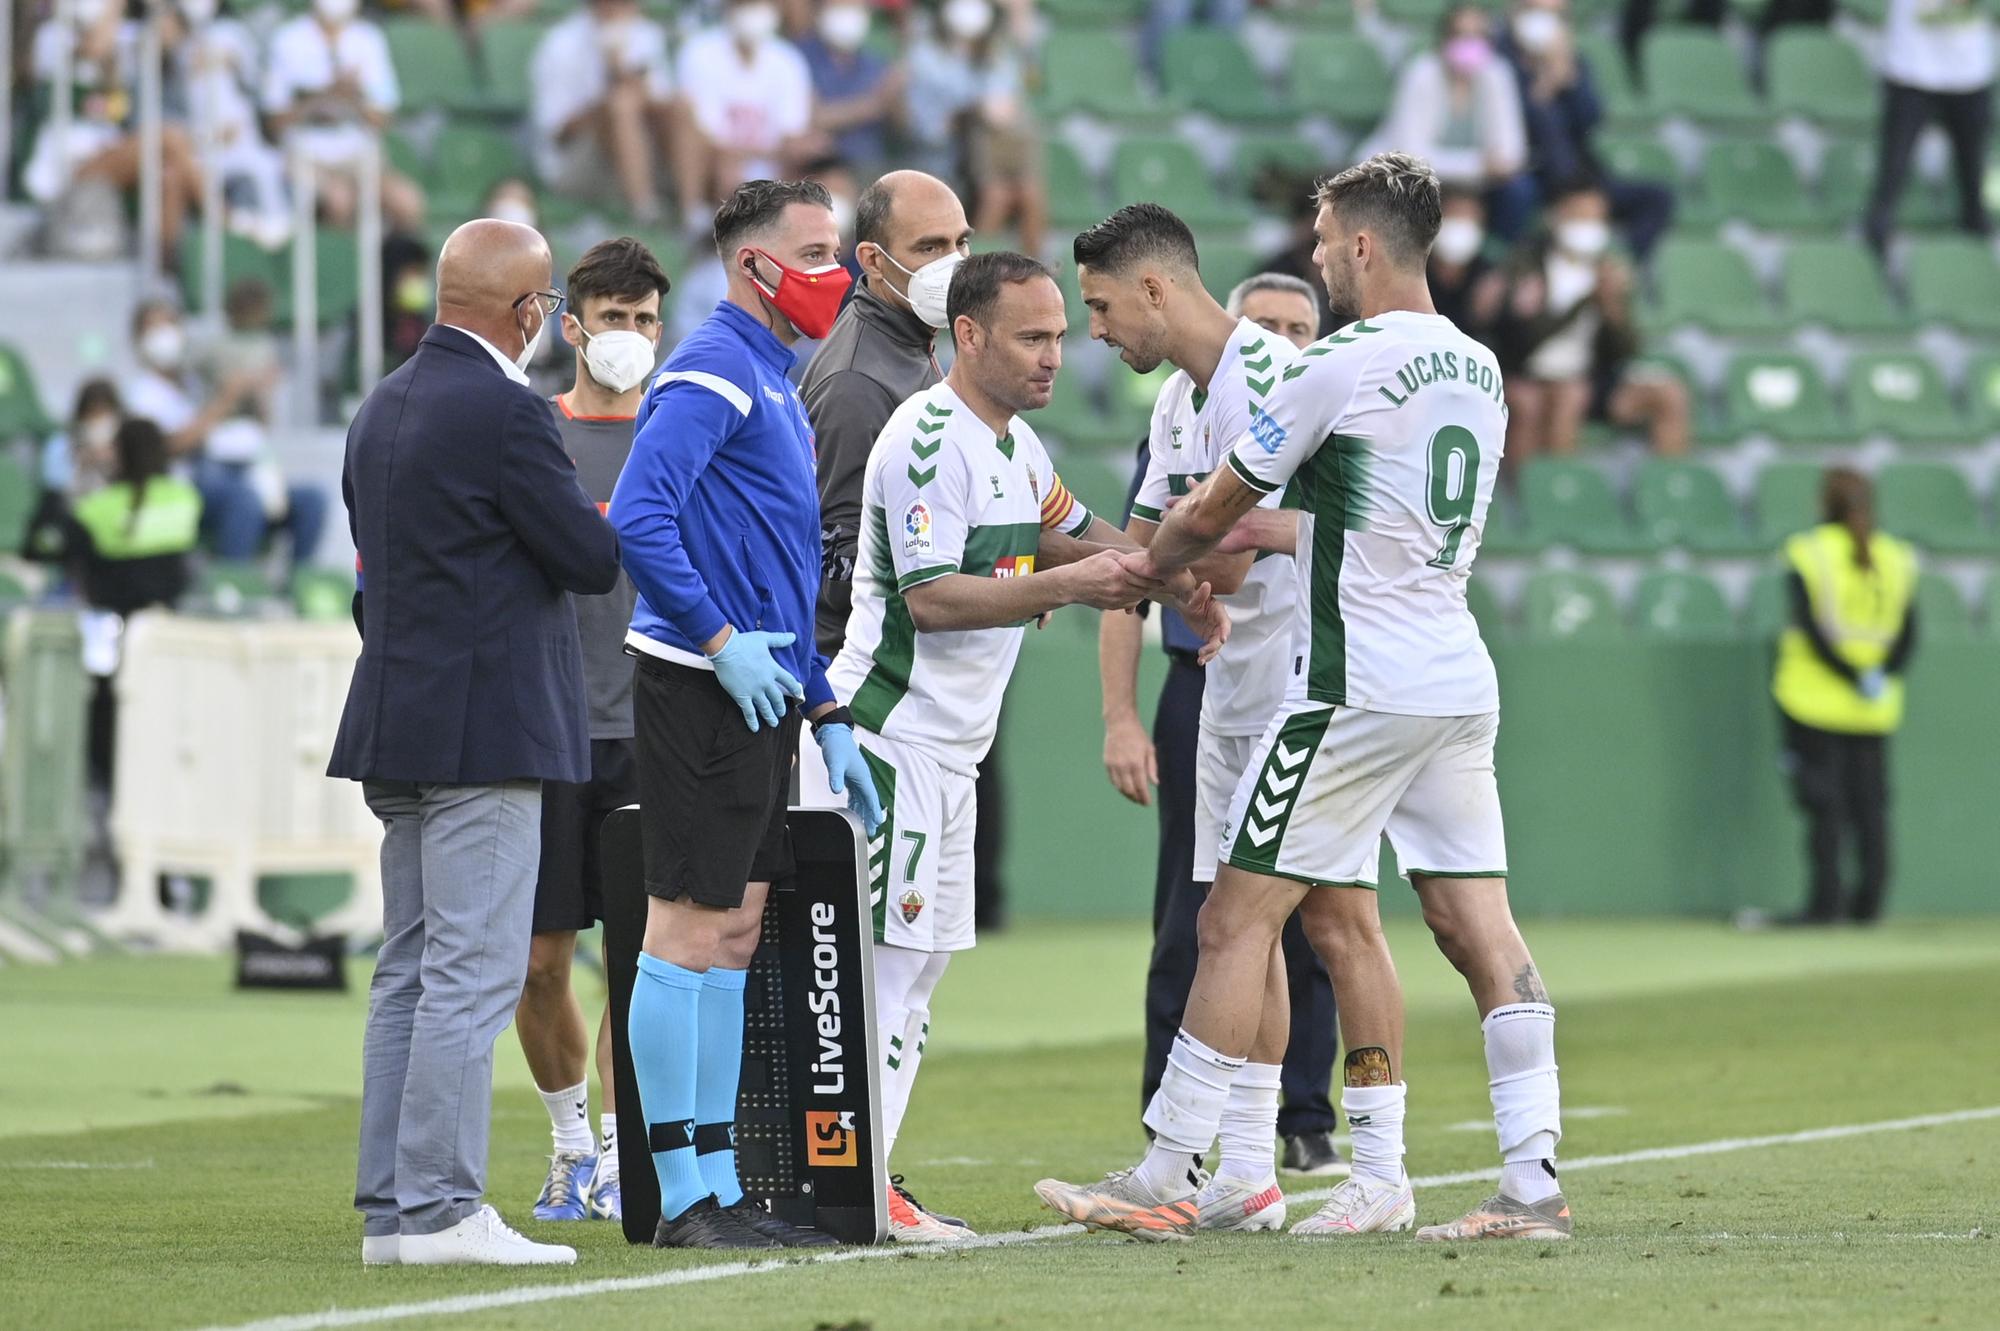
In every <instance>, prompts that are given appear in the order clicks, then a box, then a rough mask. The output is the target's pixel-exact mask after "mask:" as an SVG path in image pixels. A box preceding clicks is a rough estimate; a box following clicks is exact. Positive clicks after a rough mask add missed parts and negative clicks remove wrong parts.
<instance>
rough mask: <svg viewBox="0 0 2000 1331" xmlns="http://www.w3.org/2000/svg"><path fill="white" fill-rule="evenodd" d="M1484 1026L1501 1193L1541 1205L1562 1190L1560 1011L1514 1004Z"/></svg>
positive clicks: (1490, 1016) (1496, 1012) (1493, 1013)
mask: <svg viewBox="0 0 2000 1331" xmlns="http://www.w3.org/2000/svg"><path fill="white" fill-rule="evenodd" d="M1479 1026H1480V1029H1481V1031H1483V1032H1484V1033H1485V1036H1486V1075H1487V1084H1488V1085H1489V1086H1490V1087H1491V1088H1492V1093H1493V1126H1494V1130H1495V1133H1496V1135H1497V1136H1498V1137H1499V1140H1500V1160H1501V1170H1500V1191H1502V1192H1504V1193H1506V1194H1507V1195H1508V1196H1509V1197H1512V1198H1513V1199H1514V1200H1515V1201H1518V1202H1538V1201H1540V1200H1541V1199H1542V1198H1544V1197H1549V1196H1553V1195H1554V1194H1555V1193H1557V1192H1559V1191H1561V1188H1560V1186H1559V1185H1558V1184H1557V1182H1556V1174H1555V1160H1556V1143H1557V1142H1559V1141H1561V1140H1562V1094H1561V1091H1560V1089H1559V1087H1558V1085H1557V1082H1556V1010H1555V1009H1554V1008H1552V1007H1550V1006H1549V1005H1548V1004H1547V1003H1510V1004H1508V1005H1507V1006H1506V1007H1498V1008H1494V1009H1493V1010H1492V1011H1491V1012H1489V1013H1487V1014H1486V1019H1485V1020H1484V1021H1482V1022H1480V1023H1479Z"/></svg>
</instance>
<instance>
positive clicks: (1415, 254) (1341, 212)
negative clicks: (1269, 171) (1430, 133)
mask: <svg viewBox="0 0 2000 1331" xmlns="http://www.w3.org/2000/svg"><path fill="white" fill-rule="evenodd" d="M1313 199H1314V201H1315V202H1316V203H1319V204H1321V205H1324V206H1329V207H1331V208H1332V209H1333V213H1334V217H1335V218H1336V219H1338V221H1339V223H1340V225H1341V227H1342V228H1344V229H1345V230H1348V231H1366V232H1368V233H1369V234H1371V235H1372V236H1374V237H1375V239H1376V242H1377V243H1378V244H1380V245H1381V246H1382V247H1383V249H1384V250H1386V251H1387V252H1388V255H1389V258H1390V259H1391V260H1392V261H1393V262H1395V263H1396V264H1397V265H1399V266H1401V267H1405V268H1421V267H1423V266H1424V262H1425V260H1427V259H1428V258H1429V257H1430V252H1431V242H1432V241H1434V240H1436V239H1437V233H1438V223H1439V222H1440V221H1441V220H1442V216H1443V200H1442V197H1441V191H1440V187H1439V185H1438V178H1437V172H1435V171H1433V170H1431V164H1430V163H1429V162H1426V161H1425V160H1424V159H1423V158H1421V157H1413V156H1411V155H1410V154H1409V153H1376V154H1375V155H1374V156H1373V157H1371V158H1369V159H1368V160H1367V161H1365V162H1357V163H1355V164H1354V165H1353V166H1350V167H1348V168H1347V169H1346V170H1345V171H1342V172H1341V173H1340V174H1339V175H1336V176H1331V177H1328V178H1327V179H1324V180H1321V181H1320V182H1319V184H1318V185H1317V186H1316V187H1315V188H1314V190H1313Z"/></svg>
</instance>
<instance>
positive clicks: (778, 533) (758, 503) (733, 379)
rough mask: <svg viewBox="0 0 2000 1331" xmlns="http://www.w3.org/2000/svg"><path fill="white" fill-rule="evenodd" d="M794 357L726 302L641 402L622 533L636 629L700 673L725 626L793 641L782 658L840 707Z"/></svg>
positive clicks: (813, 703)
mask: <svg viewBox="0 0 2000 1331" xmlns="http://www.w3.org/2000/svg"><path fill="white" fill-rule="evenodd" d="M793 359H794V358H793V356H792V353H791V351H790V350H789V349H788V348H787V347H786V346H785V345H784V344H783V343H781V342H779V341H778V339H777V338H776V337H774V336H772V334H771V330H770V329H768V328H766V327H764V326H763V325H762V324H760V323H758V322H757V321H756V320H755V319H753V318H751V317H750V315H749V314H748V313H747V312H746V311H745V310H743V309H742V308H741V307H740V306H737V305H733V304H731V303H729V302H728V301H724V302H723V303H721V304H720V305H717V306H716V307H715V312H714V313H713V314H711V315H709V316H708V318H707V319H705V320H704V321H703V322H702V324H701V326H700V327H698V328H696V329H695V330H694V332H692V333H690V334H689V335H688V336H687V337H686V338H685V339H683V340H682V342H681V344H680V345H679V346H677V347H675V348H674V352H673V354H672V355H671V356H669V357H667V363H666V364H665V365H664V366H662V367H661V368H660V372H659V373H658V374H657V375H656V376H654V379H653V385H652V387H651V388H649V389H647V390H646V398H645V401H644V402H642V403H641V404H640V406H639V419H638V426H637V433H636V434H635V436H634V438H633V440H632V456H631V459H630V460H629V461H627V462H626V464H625V470H624V473H623V474H622V475H620V476H619V478H618V486H617V489H615V490H614V491H613V492H612V495H611V508H610V518H611V525H612V526H614V527H616V528H617V529H618V538H619V541H620V543H621V547H622V554H621V558H622V559H623V560H624V562H625V571H626V573H627V574H629V575H630V576H631V579H632V584H633V586H635V587H636V588H638V591H639V601H638V605H637V606H636V607H635V608H634V609H633V611H632V632H633V633H634V634H637V635H639V636H641V637H643V638H645V639H647V640H649V642H650V643H652V644H657V645H658V646H659V647H660V648H663V649H665V650H663V651H660V652H658V653H656V654H657V655H663V656H666V657H668V658H669V659H675V660H681V661H684V662H687V663H689V664H693V663H696V662H701V661H703V660H704V659H705V658H704V657H703V656H702V651H701V645H702V644H703V643H704V642H707V641H708V640H709V639H711V638H713V637H714V636H715V635H716V634H717V633H720V632H721V631H722V627H723V625H725V624H729V625H733V626H735V627H736V628H738V629H762V630H764V631H766V632H771V633H791V634H793V635H795V640H794V642H793V643H792V645H791V646H789V647H785V648H780V649H779V650H777V651H775V652H773V653H772V655H773V657H774V658H775V659H776V660H777V661H778V663H779V664H780V665H782V666H784V667H785V669H787V670H789V671H790V672H791V673H792V675H793V677H794V678H796V679H798V680H799V682H800V683H802V684H803V685H804V686H805V692H806V706H807V708H808V709H810V708H813V707H817V706H819V705H820V704H822V703H826V702H831V701H832V700H833V691H832V690H831V689H830V688H828V687H827V683H826V658H825V657H823V656H820V655H818V654H817V653H816V652H815V651H814V650H813V609H814V606H815V604H816V603H817V601H818V598H819V581H820V578H819V574H820V532H819V488H818V479H817V474H816V472H815V467H814V453H813V429H812V425H811V423H810V422H809V421H808V420H807V419H806V409H805V404H804V403H802V402H800V401H799V395H798V390H797V389H795V388H793V386H792V383H791V380H790V379H788V378H787V377H786V375H787V374H788V372H789V371H790V370H791V368H792V362H793Z"/></svg>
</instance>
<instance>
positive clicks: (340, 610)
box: [292, 568, 354, 623]
mask: <svg viewBox="0 0 2000 1331" xmlns="http://www.w3.org/2000/svg"><path fill="white" fill-rule="evenodd" d="M353 607H354V579H353V577H352V576H350V575H349V574H346V573H340V572H336V571H334V570H332V569H323V568H302V569H300V570H299V571H298V572H296V573H294V574H293V575H292V608H293V609H294V610H296V611H297V612H298V615H299V618H300V619H307V620H313V621H316V622H325V623H333V622H337V621H343V620H347V619H349V618H351V617H352V616H353V613H354V609H353Z"/></svg>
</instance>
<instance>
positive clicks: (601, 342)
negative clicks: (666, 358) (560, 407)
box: [572, 316, 658, 393]
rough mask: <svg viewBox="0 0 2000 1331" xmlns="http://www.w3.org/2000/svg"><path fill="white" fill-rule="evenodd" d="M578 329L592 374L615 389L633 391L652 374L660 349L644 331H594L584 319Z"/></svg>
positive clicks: (622, 391)
mask: <svg viewBox="0 0 2000 1331" xmlns="http://www.w3.org/2000/svg"><path fill="white" fill-rule="evenodd" d="M572 317H574V316H572ZM576 330H577V332H579V333H581V334H583V338H584V344H583V363H584V365H585V366H586V367H588V368H589V370H590V377H591V378H593V379H595V380H597V382H598V383H600V384H602V385H604V387H606V388H608V389H610V390H611V391H612V392H614V393H624V392H629V391H630V390H632V389H633V388H636V387H638V386H639V384H641V383H643V382H644V381H645V378H646V376H647V375H648V374H650V373H652V370H653V357H654V355H655V353H656V352H657V350H658V348H656V347H655V346H654V345H653V339H651V338H650V337H647V336H646V335H645V334H644V333H640V332H635V331H633V330H632V329H630V328H613V329H609V330H607V331H605V332H602V333H592V332H591V331H590V330H589V329H588V328H585V327H584V326H583V323H582V321H581V320H579V321H578V322H577V325H576Z"/></svg>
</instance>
